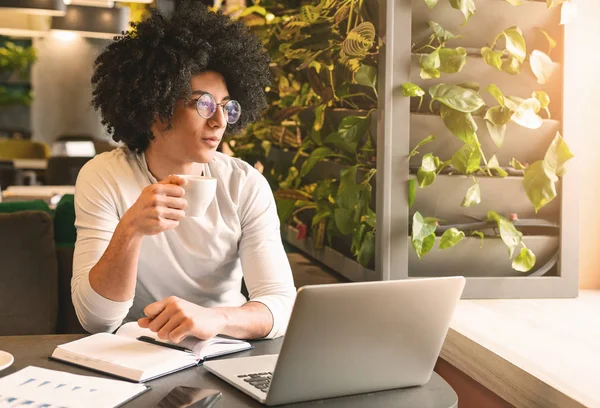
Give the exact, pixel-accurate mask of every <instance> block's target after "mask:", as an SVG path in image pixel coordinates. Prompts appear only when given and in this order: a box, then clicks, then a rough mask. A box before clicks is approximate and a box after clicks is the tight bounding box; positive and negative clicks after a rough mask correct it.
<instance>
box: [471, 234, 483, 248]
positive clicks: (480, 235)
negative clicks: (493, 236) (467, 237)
mask: <svg viewBox="0 0 600 408" xmlns="http://www.w3.org/2000/svg"><path fill="white" fill-rule="evenodd" d="M471 235H477V236H478V237H479V238H481V245H479V248H483V238H484V237H485V235H483V232H481V231H473V232H471Z"/></svg>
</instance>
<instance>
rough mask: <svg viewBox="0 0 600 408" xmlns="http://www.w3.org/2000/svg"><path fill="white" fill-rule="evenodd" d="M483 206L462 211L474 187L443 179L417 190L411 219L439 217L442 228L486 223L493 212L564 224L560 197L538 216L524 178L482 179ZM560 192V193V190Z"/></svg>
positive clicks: (463, 181) (462, 179) (463, 179)
mask: <svg viewBox="0 0 600 408" xmlns="http://www.w3.org/2000/svg"><path fill="white" fill-rule="evenodd" d="M477 181H478V183H479V186H480V189H481V203H480V204H476V205H474V206H471V207H461V206H460V203H461V202H462V200H463V198H464V196H465V193H466V192H467V190H468V189H469V187H471V186H472V185H473V181H472V180H471V179H470V178H469V177H466V176H459V175H440V176H438V177H437V178H436V180H435V182H434V183H433V184H432V185H430V186H427V187H425V188H419V187H417V194H416V198H415V202H414V204H413V206H412V207H410V209H409V212H410V217H411V219H412V216H413V215H414V213H415V212H416V211H419V212H420V213H421V215H423V216H424V217H436V218H439V219H441V220H443V221H442V222H441V223H442V224H459V223H468V222H473V221H475V220H485V219H486V217H487V212H488V211H489V210H493V211H496V212H497V213H498V214H501V215H504V216H508V214H510V213H516V214H517V215H518V216H519V218H521V219H525V218H541V219H545V220H548V221H556V222H558V221H559V220H560V199H559V198H558V197H557V198H555V199H554V200H552V201H551V202H550V203H549V204H548V205H546V206H545V207H543V208H542V209H541V210H540V211H539V212H538V213H537V214H536V213H535V211H534V209H533V205H532V204H531V202H530V201H529V199H528V198H527V195H526V194H525V189H524V188H523V178H521V177H505V178H499V177H478V178H477ZM559 191H560V190H559Z"/></svg>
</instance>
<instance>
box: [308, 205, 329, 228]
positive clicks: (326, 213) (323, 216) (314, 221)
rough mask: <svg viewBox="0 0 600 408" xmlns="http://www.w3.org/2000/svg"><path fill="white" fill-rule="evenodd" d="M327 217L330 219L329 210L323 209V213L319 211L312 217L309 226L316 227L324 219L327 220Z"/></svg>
mask: <svg viewBox="0 0 600 408" xmlns="http://www.w3.org/2000/svg"><path fill="white" fill-rule="evenodd" d="M329 217H331V210H330V209H325V210H323V211H319V212H318V213H316V214H315V216H314V217H313V219H312V223H311V225H317V224H318V223H320V222H321V221H323V220H324V219H327V218H329Z"/></svg>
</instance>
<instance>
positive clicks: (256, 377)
mask: <svg viewBox="0 0 600 408" xmlns="http://www.w3.org/2000/svg"><path fill="white" fill-rule="evenodd" d="M272 377H273V373H271V372H268V373H267V372H265V373H252V374H240V375H238V378H243V379H244V381H246V382H247V383H248V384H250V385H251V386H253V387H255V388H258V389H259V390H261V391H262V392H264V393H266V392H267V390H268V389H269V385H271V378H272Z"/></svg>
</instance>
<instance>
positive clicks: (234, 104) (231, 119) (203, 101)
mask: <svg viewBox="0 0 600 408" xmlns="http://www.w3.org/2000/svg"><path fill="white" fill-rule="evenodd" d="M219 105H220V106H221V108H223V114H224V115H225V120H227V123H229V124H230V125H232V124H234V123H235V122H237V121H238V120H239V119H240V116H241V115H242V107H241V106H240V103H239V102H238V101H235V100H233V99H232V100H229V101H226V102H225V101H223V102H221V103H217V101H215V97H214V96H212V95H211V94H209V93H204V94H202V95H200V97H199V98H198V99H196V112H198V115H200V117H202V118H204V119H209V118H211V117H212V116H213V115H214V114H215V113H216V112H217V106H219Z"/></svg>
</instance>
